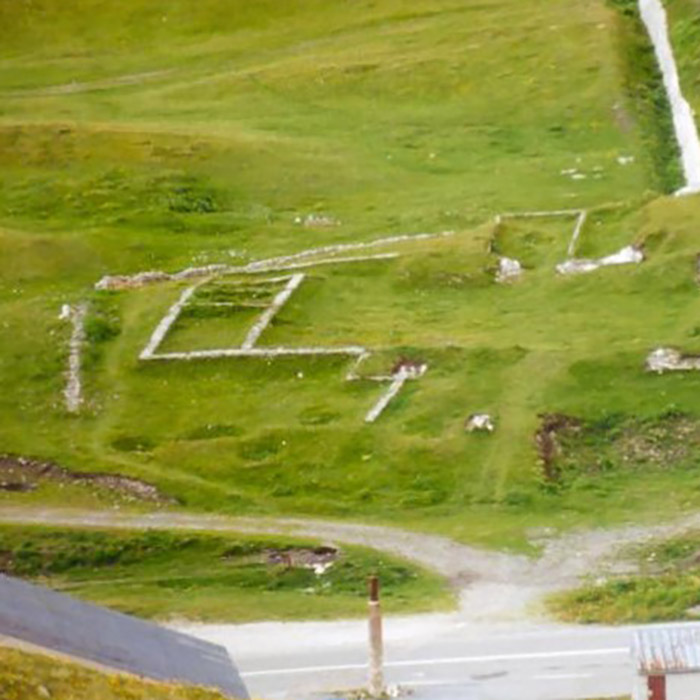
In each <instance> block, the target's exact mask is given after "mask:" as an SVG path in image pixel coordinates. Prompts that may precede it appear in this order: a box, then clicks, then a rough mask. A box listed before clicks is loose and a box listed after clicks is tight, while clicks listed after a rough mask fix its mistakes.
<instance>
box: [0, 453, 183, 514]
mask: <svg viewBox="0 0 700 700" xmlns="http://www.w3.org/2000/svg"><path fill="white" fill-rule="evenodd" d="M42 481H55V482H60V483H71V484H84V485H89V486H95V487H97V488H102V489H106V490H108V491H111V492H113V493H118V494H120V495H122V496H126V497H127V498H131V499H135V500H139V501H148V502H150V503H162V504H166V503H175V502H176V501H175V500H174V499H172V498H170V497H169V496H166V495H165V494H163V493H162V492H161V491H160V490H159V489H158V488H157V487H155V486H153V484H149V483H147V482H145V481H141V480H140V479H135V478H133V477H130V476H124V475H122V474H102V473H99V472H78V471H71V470H69V469H66V468H65V467H61V466H59V465H58V464H54V463H53V462H43V461H40V460H37V459H30V458H28V457H18V456H16V455H0V491H15V492H27V491H33V490H34V489H36V488H38V486H39V485H40V483H41V482H42Z"/></svg>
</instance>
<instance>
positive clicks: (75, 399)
mask: <svg viewBox="0 0 700 700" xmlns="http://www.w3.org/2000/svg"><path fill="white" fill-rule="evenodd" d="M86 315H87V304H84V303H83V304H78V305H77V306H74V307H70V311H69V314H68V318H69V319H70V322H71V324H72V327H73V330H72V332H71V336H70V341H69V344H68V348H69V352H68V371H67V380H68V381H67V383H66V388H65V391H64V392H63V395H64V396H65V399H66V409H67V410H68V411H69V412H70V413H77V412H78V411H79V410H80V406H81V404H82V403H83V395H82V383H81V380H80V368H81V364H82V362H81V355H82V349H83V344H84V343H85V316H86Z"/></svg>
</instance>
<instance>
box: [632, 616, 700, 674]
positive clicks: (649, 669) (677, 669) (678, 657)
mask: <svg viewBox="0 0 700 700" xmlns="http://www.w3.org/2000/svg"><path fill="white" fill-rule="evenodd" d="M633 654H634V661H635V665H636V668H637V673H639V674H642V675H646V676H648V675H653V674H656V673H658V674H666V673H700V624H697V623H686V624H676V625H651V626H649V627H644V628H641V629H639V630H637V631H636V632H635V635H634V646H633Z"/></svg>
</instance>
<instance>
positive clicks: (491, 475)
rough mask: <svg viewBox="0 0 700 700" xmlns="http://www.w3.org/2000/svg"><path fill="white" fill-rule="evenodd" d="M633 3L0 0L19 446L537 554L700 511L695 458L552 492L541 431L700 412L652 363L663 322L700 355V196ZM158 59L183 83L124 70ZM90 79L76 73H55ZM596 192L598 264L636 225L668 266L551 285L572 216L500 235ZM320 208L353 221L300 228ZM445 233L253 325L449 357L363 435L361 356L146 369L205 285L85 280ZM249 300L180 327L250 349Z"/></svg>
mask: <svg viewBox="0 0 700 700" xmlns="http://www.w3.org/2000/svg"><path fill="white" fill-rule="evenodd" d="M68 5H69V6H68ZM628 10H629V8H628V7H627V5H626V4H625V3H619V2H617V3H609V4H607V3H605V2H603V0H590V1H588V2H582V3H571V2H568V1H565V0H535V1H534V2H530V3H526V4H524V3H522V2H517V1H516V0H498V1H497V0H486V1H485V2H482V3H478V4H469V5H466V6H465V4H464V3H460V2H456V0H438V1H435V0H432V1H431V2H428V1H427V0H417V1H416V0H414V1H413V2H410V3H409V2H406V1H405V0H381V1H380V2H375V3H341V4H330V5H329V4H328V3H321V2H318V1H316V0H313V1H312V0H304V1H302V2H295V3H291V5H290V4H289V3H288V4H284V5H282V4H280V3H273V2H256V3H249V2H246V3H244V2H242V0H241V1H238V0H237V1H236V2H233V3H229V4H227V7H226V10H225V11H222V9H221V7H220V4H218V3H213V2H210V1H209V0H207V1H205V2H197V3H195V2H191V1H190V0H181V1H180V2H177V3H175V4H173V3H164V2H161V1H160V0H156V1H155V2H154V1H153V0H149V2H145V1H144V0H128V2H124V3H120V4H119V5H118V6H114V7H111V6H110V7H107V6H105V5H104V4H101V3H96V2H93V0H79V1H78V2H73V3H70V4H65V3H64V5H62V6H60V7H59V6H57V5H55V4H54V3H49V2H47V1H45V0H35V1H34V2H33V3H29V2H26V3H24V2H23V3H16V4H14V5H13V7H12V8H9V6H6V5H3V4H1V3H0V46H1V47H2V48H1V49H0V98H1V99H0V165H1V166H2V167H1V168H0V255H2V257H3V259H4V260H12V264H10V265H6V266H4V267H3V268H2V270H0V305H1V306H2V317H1V320H0V346H1V347H2V348H3V352H2V354H1V355H0V376H1V377H2V388H3V391H2V392H1V393H0V449H2V451H5V452H12V453H17V454H28V455H35V456H38V457H45V458H50V459H53V460H56V461H58V462H60V463H61V464H64V465H66V466H69V467H72V468H80V469H90V470H102V471H119V472H122V473H125V474H130V475H134V476H138V477H140V478H143V479H146V480H148V481H152V482H155V483H157V484H158V485H159V486H160V487H161V488H162V489H163V490H164V491H166V492H167V493H169V494H171V495H173V496H175V497H176V498H177V499H178V500H179V501H180V502H181V504H182V505H183V507H186V508H190V509H196V510H208V511H220V512H226V513H230V514H242V513H246V514H280V513H294V514H304V515H321V516H324V517H339V518H351V519H360V520H366V521H373V522H390V523H395V524H399V525H402V526H408V527H415V528H420V529H424V530H427V531H435V532H443V533H447V534H450V535H453V536H455V537H458V538H460V539H463V540H468V541H475V542H481V543H484V544H488V545H498V546H509V547H513V548H521V549H522V548H526V547H527V543H526V532H527V530H528V528H530V527H533V526H539V525H543V524H547V525H552V526H555V527H562V528H565V527H570V526H574V525H582V524H587V523H591V522H599V521H600V518H601V517H602V518H603V519H604V521H605V523H613V522H618V521H620V520H624V519H628V518H630V517H632V516H634V517H635V518H639V519H645V518H654V517H663V516H665V515H670V514H674V513H677V512H678V511H679V510H682V509H687V508H693V507H696V506H698V505H699V504H700V470H699V469H698V468H697V466H696V465H695V464H694V463H692V464H691V463H688V462H683V463H682V464H681V463H678V464H672V465H669V468H668V469H666V470H664V471H663V473H660V471H659V470H658V469H639V470H637V471H636V472H635V473H630V472H628V471H625V470H613V473H612V474H606V475H605V476H604V477H603V476H601V477H598V476H595V477H593V478H591V479H588V482H587V483H586V484H582V483H579V484H578V485H573V486H571V487H570V488H567V489H563V490H559V491H557V492H552V490H551V489H548V488H546V485H545V486H543V484H542V477H541V471H542V470H541V466H540V464H539V462H538V455H537V451H536V448H535V445H534V439H533V436H534V433H535V432H536V430H537V429H538V426H539V418H538V415H539V414H542V413H555V412H563V413H567V414H570V415H574V416H577V417H578V418H580V419H581V420H583V421H594V422H595V421H597V420H600V419H601V418H602V417H603V416H607V415H610V414H620V415H621V416H625V417H626V418H625V419H626V420H629V421H631V422H634V421H635V420H640V421H644V420H646V419H650V418H653V417H655V416H659V415H661V414H662V413H664V412H665V411H667V410H668V409H669V407H675V408H676V409H677V410H679V411H682V412H684V414H687V415H688V416H690V417H695V418H697V417H698V416H700V403H699V402H698V398H697V396H698V388H699V386H700V377H699V376H696V375H683V376H664V377H658V376H649V375H647V374H644V373H643V372H642V363H643V359H644V357H645V355H646V354H647V352H648V351H649V350H650V349H652V348H653V347H655V346H656V345H658V344H664V345H667V344H671V345H673V344H675V345H678V346H680V347H683V348H687V349H691V350H692V349H699V346H698V341H697V334H696V328H697V325H698V324H697V320H696V319H697V314H698V311H699V310H700V298H699V297H698V293H697V288H696V285H695V283H694V280H693V276H694V259H695V255H696V253H697V249H696V230H697V220H698V214H699V213H700V212H699V205H698V201H697V199H696V198H689V199H683V200H676V199H671V198H664V197H662V196H660V195H662V194H663V193H665V192H668V191H670V190H671V189H673V188H674V187H675V184H676V180H675V178H676V176H677V172H676V170H674V168H675V167H676V165H677V162H676V160H675V151H674V146H673V142H672V139H671V137H670V134H669V129H668V126H669V125H668V115H667V111H666V106H665V104H664V103H663V100H660V98H659V83H658V74H657V72H656V71H655V69H654V66H653V63H651V62H650V55H651V54H650V52H649V46H648V44H647V43H645V41H646V40H645V39H644V36H643V33H641V30H640V25H639V22H638V21H637V19H636V17H635V16H630V15H629V12H628ZM525 37H526V39H527V40H524V38H525ZM684 50H685V52H686V54H688V55H689V54H691V53H692V50H691V47H690V42H688V43H687V44H685V45H684ZM691 58H692V57H691ZM691 58H684V59H683V60H691ZM152 71H162V72H160V73H158V74H157V75H153V76H151V77H148V78H146V79H143V80H141V81H140V82H139V79H135V80H136V82H132V83H131V84H119V83H118V82H115V83H113V84H109V83H107V82H105V81H109V80H112V79H115V78H119V77H120V76H125V75H135V74H140V73H147V72H152ZM71 81H77V83H84V84H83V85H81V84H78V85H77V86H74V88H72V91H71V90H68V91H63V92H62V91H60V90H58V91H53V92H52V91H51V90H50V89H49V88H52V86H54V87H55V86H60V85H67V84H70V83H71ZM91 81H92V83H91ZM47 90H48V91H47ZM621 156H633V157H634V162H631V163H628V164H627V165H622V164H620V162H619V160H618V159H619V158H620V157H621ZM572 169H574V170H576V172H577V173H578V174H579V175H583V176H585V177H583V178H581V179H573V178H572V177H571V176H570V174H567V171H571V170H572ZM581 207H587V208H590V209H591V215H590V217H589V221H588V223H587V225H586V227H585V229H584V231H583V234H582V237H581V241H580V246H579V252H580V254H581V255H587V256H598V255H605V254H608V253H611V252H613V251H615V250H617V249H618V248H620V247H621V246H622V245H626V244H628V243H630V242H637V243H640V244H642V243H643V244H644V245H645V250H646V252H647V254H648V257H649V259H648V261H647V262H646V263H645V264H644V265H642V266H639V267H634V268H621V269H608V270H603V271H600V272H599V273H596V274H593V275H587V276H582V277H577V278H572V279H560V278H557V277H556V276H555V275H554V273H553V270H552V266H553V264H554V263H556V262H559V261H560V260H561V258H562V256H563V255H564V253H565V251H566V247H567V245H568V241H569V238H570V236H571V233H572V229H573V219H572V218H561V219H552V220H548V221H532V220H528V221H525V220H508V221H507V223H506V225H505V226H504V227H502V228H501V230H500V231H498V232H496V231H495V229H494V226H493V225H492V223H490V222H492V221H493V217H494V216H495V215H496V214H497V213H499V212H504V211H522V210H532V209H561V208H566V209H569V208H581ZM310 213H316V214H326V215H329V216H332V217H334V218H335V219H337V220H338V221H339V222H340V224H339V225H337V226H332V227H327V228H322V227H321V228H312V227H305V226H303V225H300V224H297V223H295V220H296V219H297V218H298V217H301V218H302V220H303V218H304V217H305V216H306V215H307V214H310ZM445 229H450V230H455V231H456V232H457V233H456V235H455V236H454V237H453V238H452V239H441V240H438V241H428V242H422V243H416V244H410V245H407V246H405V247H403V248H402V252H403V256H402V257H401V258H399V259H397V260H395V261H381V262H380V261H376V262H367V263H362V264H357V265H353V266H345V267H340V266H339V267H329V266H324V267H320V266H319V267H317V268H311V269H309V270H308V277H307V279H306V280H305V281H304V283H303V285H302V286H301V288H300V289H299V290H298V291H297V292H296V293H295V295H294V296H293V297H292V299H291V300H290V302H289V304H288V305H287V306H286V307H285V308H284V309H283V310H282V312H281V313H280V314H279V315H278V317H277V318H276V319H275V322H274V323H273V324H272V325H271V326H270V328H268V330H267V331H266V332H265V334H264V335H263V336H262V339H261V345H275V344H287V345H295V344H298V345H308V344H312V345H328V346H332V345H340V344H347V343H352V344H362V345H364V346H367V347H369V348H371V349H372V350H373V351H374V353H375V354H374V356H373V358H372V360H371V362H372V363H373V365H374V367H375V368H376V371H387V370H388V369H389V368H391V366H392V365H393V364H394V362H395V361H396V360H397V359H398V358H399V357H400V356H407V357H411V358H413V359H418V360H423V361H426V362H427V363H428V364H429V370H428V373H427V374H426V375H425V377H423V378H421V379H420V380H419V381H416V382H410V383H409V384H407V386H406V388H405V390H404V391H403V392H402V393H401V395H400V396H399V397H398V399H397V400H396V401H395V402H394V403H392V404H391V406H390V407H389V409H388V410H387V412H386V413H385V414H384V415H383V416H382V417H381V419H380V420H379V421H378V422H377V423H376V424H374V425H372V426H367V425H365V424H364V423H363V416H364V415H365V413H366V412H367V410H368V409H369V408H370V407H371V406H372V404H373V403H374V402H375V401H376V399H377V397H378V396H379V394H380V392H381V391H382V390H383V388H382V387H381V386H380V385H378V384H376V383H373V382H368V381H359V382H353V383H346V382H344V381H343V378H344V375H345V373H346V371H347V369H348V361H346V360H344V359H342V358H340V359H339V358H335V359H334V358H316V359H310V358H305V359H299V358H287V359H278V360H275V361H269V362H268V361H264V360H252V359H240V360H215V361H209V362H191V363H171V364H157V363H151V364H143V363H139V361H138V359H137V356H138V353H139V352H140V350H141V349H142V348H143V346H144V345H145V343H146V341H147V339H148V337H149V335H150V333H151V332H152V330H153V328H154V327H155V325H156V323H157V322H158V320H159V319H160V318H161V317H162V315H163V314H164V313H165V311H166V310H167V308H168V307H169V306H170V305H171V304H172V303H173V301H174V300H175V299H176V298H177V296H178V294H180V292H181V290H182V288H183V287H182V285H177V284H164V285H156V286H152V287H148V288H144V289H140V290H132V291H125V292H110V293H106V292H101V293H98V292H94V291H93V290H92V286H93V284H94V283H95V281H96V280H97V279H99V278H100V277H101V276H102V275H103V274H108V273H129V272H135V271H140V270H145V269H154V268H162V269H167V270H176V269H179V268H181V267H185V266H188V265H192V264H205V263H213V262H233V263H243V262H246V261H249V260H251V259H256V258H259V257H263V256H267V255H272V254H280V253H287V252H294V251H298V250H301V249H305V248H308V247H312V246H318V245H326V244H330V243H334V242H346V241H357V240H369V239H372V238H376V237H381V236H386V235H392V234H395V233H404V232H420V231H441V230H445ZM494 237H495V239H494V240H493V241H492V238H494ZM491 242H493V243H494V245H496V247H499V246H500V248H501V249H502V252H504V253H505V254H511V253H512V254H514V255H519V256H521V257H522V258H523V261H524V262H525V264H526V268H527V269H526V276H525V279H523V280H522V281H521V282H519V283H517V284H515V285H513V286H507V287H503V286H499V285H496V284H495V283H494V282H493V271H494V269H495V266H496V262H497V261H496V257H495V255H491V254H489V253H487V250H488V247H489V244H490V243H491ZM206 289H207V288H203V289H202V292H200V294H204V295H205V297H206V294H208V293H216V294H224V296H226V294H227V292H226V291H225V290H224V291H222V290H214V292H207V291H206ZM261 294H263V297H261V298H265V294H264V293H263V292H261ZM205 297H202V298H205ZM227 298H235V299H236V300H237V301H240V302H241V303H251V300H254V298H253V297H246V296H245V295H243V296H241V295H238V296H236V295H233V297H231V295H230V294H229V296H228V297H227ZM80 299H88V300H89V302H90V316H89V325H88V331H89V337H90V345H89V349H88V352H87V358H86V367H85V376H84V380H85V389H86V398H87V401H86V404H85V408H84V411H83V413H82V414H81V415H80V416H78V417H73V416H68V415H67V414H66V413H65V411H64V409H63V407H62V400H61V390H62V388H63V376H62V372H63V368H64V366H65V362H66V352H67V351H66V343H67V338H68V334H69V329H68V327H67V324H65V323H61V322H60V321H58V320H57V314H58V311H59V308H60V305H61V304H62V303H64V302H66V301H77V300H80ZM251 317H252V312H251V310H250V309H249V308H240V309H239V308H237V307H236V308H230V307H227V310H226V312H225V313H223V312H221V313H219V312H217V314H212V313H211V312H210V311H204V309H203V307H202V308H196V309H194V310H193V311H192V312H190V313H188V315H187V316H186V317H183V318H182V319H181V320H180V321H179V322H178V324H176V326H175V327H174V329H173V333H172V335H171V336H169V337H168V339H167V340H166V344H165V345H164V349H178V350H186V349H197V348H207V347H209V348H211V347H220V346H222V345H223V346H226V345H232V344H234V343H236V342H240V340H241V338H242V337H243V336H244V334H245V332H246V329H247V327H248V326H247V324H248V322H249V321H250V318H251ZM368 371H369V365H368ZM484 410H485V411H490V412H491V413H493V414H494V416H495V418H496V420H497V426H498V427H497V431H496V433H495V434H494V435H492V436H483V435H477V434H472V435H468V434H466V433H465V432H464V430H463V423H464V420H465V418H466V417H467V416H468V415H469V414H470V413H472V412H475V411H484ZM656 493H664V494H665V498H664V499H663V504H662V506H661V509H662V512H659V511H658V510H656V509H657V507H658V499H657V500H656V501H655V499H654V498H653V496H654V494H656ZM44 494H45V497H46V499H47V500H51V501H52V502H54V501H55V500H56V494H55V493H54V494H53V495H52V491H51V487H49V486H47V487H45V488H43V489H40V490H39V491H37V492H35V493H33V494H28V495H20V494H13V495H11V496H10V495H8V494H4V495H3V501H13V502H19V503H21V502H25V501H26V502H36V501H39V500H41V499H42V498H43V497H44ZM74 498H75V499H78V500H80V499H81V498H82V496H80V495H79V494H78V495H76V494H74V493H73V492H71V494H70V498H66V501H68V502H70V501H71V500H72V499H74ZM85 498H87V496H86V497H85ZM652 503H653V504H654V510H653V509H652V506H650V505H649V504H652ZM601 514H602V515H601Z"/></svg>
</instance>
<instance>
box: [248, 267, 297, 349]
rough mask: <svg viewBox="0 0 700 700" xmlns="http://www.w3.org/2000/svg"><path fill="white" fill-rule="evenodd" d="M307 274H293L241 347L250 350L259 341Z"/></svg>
mask: <svg viewBox="0 0 700 700" xmlns="http://www.w3.org/2000/svg"><path fill="white" fill-rule="evenodd" d="M304 277H305V275H304V274H302V273H299V274H296V275H292V277H291V278H290V280H289V282H287V285H286V286H285V288H284V289H283V290H282V291H281V292H279V294H277V296H276V297H275V298H274V299H273V300H272V303H271V304H270V306H268V307H267V309H265V311H263V313H262V315H261V316H260V318H259V319H258V320H257V321H256V322H255V323H254V324H253V326H252V328H251V329H250V330H249V331H248V335H246V337H245V340H244V341H243V343H242V344H241V349H243V350H250V349H251V348H252V347H253V346H254V345H255V343H257V342H258V338H260V336H261V335H262V333H263V331H264V330H265V329H266V328H267V327H268V325H269V324H270V321H272V319H273V318H274V317H275V316H276V315H277V314H278V313H279V310H280V309H281V308H282V307H283V306H284V305H285V304H286V303H287V302H288V301H289V297H291V296H292V294H294V292H295V291H296V290H297V288H298V287H299V285H300V284H301V283H302V282H303V281H304Z"/></svg>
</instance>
